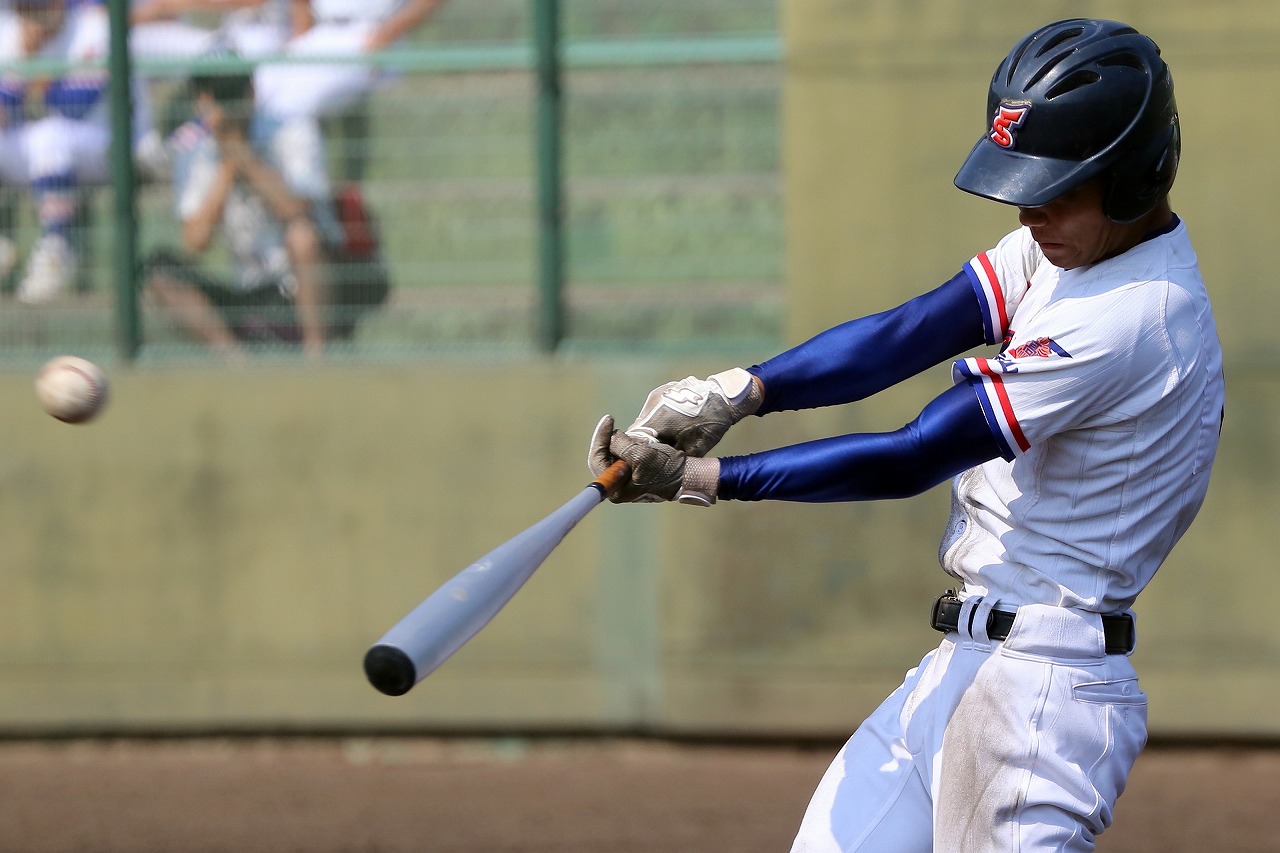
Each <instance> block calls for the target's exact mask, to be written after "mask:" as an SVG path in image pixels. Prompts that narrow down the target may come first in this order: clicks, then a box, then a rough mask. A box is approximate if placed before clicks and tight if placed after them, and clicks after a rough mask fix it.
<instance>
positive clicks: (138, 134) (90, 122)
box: [0, 0, 164, 304]
mask: <svg viewBox="0 0 1280 853" xmlns="http://www.w3.org/2000/svg"><path fill="white" fill-rule="evenodd" d="M109 41H110V28H109V26H108V19H107V10H106V6H105V5H104V3H103V0H14V2H13V3H12V5H11V6H6V7H4V8H0V62H4V63H5V64H6V65H7V66H9V64H10V63H17V62H22V61H31V60H49V61H52V62H53V63H54V64H55V65H56V64H57V63H72V64H74V65H75V67H74V68H73V69H72V70H70V71H67V72H65V73H63V72H62V71H61V70H57V71H56V72H55V73H53V74H51V75H48V76H45V75H40V76H39V77H37V76H35V75H28V76H23V75H22V74H19V73H17V71H16V70H14V68H13V67H12V66H9V67H7V68H6V69H5V70H4V71H3V72H2V73H0V184H4V185H8V186H10V187H22V188H26V189H29V190H30V191H31V192H32V194H33V195H34V198H35V203H36V215H37V219H38V221H39V224H40V237H39V239H38V240H37V241H36V244H35V246H34V247H33V248H32V250H31V253H30V255H29V257H28V259H27V266H26V271H25V274H24V275H23V277H22V279H21V281H20V282H19V283H18V286H17V296H18V299H19V300H21V301H23V302H26V303H30V304H36V303H41V302H46V301H48V300H50V299H52V298H54V297H56V296H57V295H58V294H60V293H62V292H63V291H64V290H65V289H66V287H67V285H68V284H69V283H70V282H71V280H72V278H73V277H74V275H75V271H76V265H77V262H78V258H77V252H76V251H75V248H74V247H73V242H72V238H73V236H74V235H72V234H71V233H70V232H71V231H72V230H73V227H74V224H75V222H76V218H77V215H78V213H79V211H80V208H81V207H82V205H83V204H84V193H83V188H84V187H86V186H93V185H102V184H106V183H107V181H108V179H109V177H110V168H109V163H108V152H109V149H110V144H111V119H110V104H109V103H108V96H107V85H108V72H107V68H106V64H105V63H106V59H107V53H108V48H109ZM131 85H132V87H133V100H134V124H133V128H134V135H133V143H134V144H133V153H134V156H135V158H136V160H137V162H138V166H139V167H140V168H141V169H142V170H143V171H144V172H150V171H154V170H155V169H156V168H157V167H158V164H160V163H162V162H163V160H164V157H163V144H162V142H161V139H160V136H159V134H158V133H155V132H154V131H151V115H150V106H149V100H148V98H147V96H146V93H145V91H144V90H143V88H142V86H140V85H139V84H138V82H137V81H136V80H135V81H133V83H132V84H131ZM9 218H10V219H11V218H12V217H9ZM9 224H10V225H11V224H12V223H11V222H10V223H9ZM16 261H17V249H16V247H15V246H14V244H13V241H12V234H0V262H7V265H8V266H9V267H12V266H13V264H15V263H16ZM8 271H9V270H7V269H3V270H0V272H3V273H4V276H0V278H3V277H5V276H7V274H8Z"/></svg>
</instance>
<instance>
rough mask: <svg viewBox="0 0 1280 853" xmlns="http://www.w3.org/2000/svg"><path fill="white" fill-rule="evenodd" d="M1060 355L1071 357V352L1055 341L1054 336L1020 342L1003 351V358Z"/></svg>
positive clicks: (1061, 356)
mask: <svg viewBox="0 0 1280 853" xmlns="http://www.w3.org/2000/svg"><path fill="white" fill-rule="evenodd" d="M1053 355H1056V356H1059V357H1060V358H1071V353H1069V352H1067V351H1066V350H1064V349H1063V348H1062V347H1060V346H1058V344H1057V343H1055V342H1054V340H1053V338H1036V339H1035V340H1034V341H1027V342H1026V343H1025V344H1018V345H1017V346H1016V347H1011V348H1010V349H1007V350H1005V351H1004V352H1003V353H1001V356H1002V357H1003V358H1008V359H1013V358H1049V357H1050V356H1053Z"/></svg>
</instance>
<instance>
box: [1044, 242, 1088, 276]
mask: <svg viewBox="0 0 1280 853" xmlns="http://www.w3.org/2000/svg"><path fill="white" fill-rule="evenodd" d="M1036 245H1038V246H1039V247H1040V253H1041V254H1043V255H1044V256H1045V259H1046V260H1047V261H1049V263H1051V264H1053V265H1054V266H1055V267H1061V268H1062V269H1071V268H1072V267H1073V266H1079V264H1077V263H1075V260H1076V253H1075V252H1074V251H1072V249H1071V247H1070V246H1068V245H1067V244H1066V243H1047V242H1045V243H1041V242H1039V241H1037V243H1036Z"/></svg>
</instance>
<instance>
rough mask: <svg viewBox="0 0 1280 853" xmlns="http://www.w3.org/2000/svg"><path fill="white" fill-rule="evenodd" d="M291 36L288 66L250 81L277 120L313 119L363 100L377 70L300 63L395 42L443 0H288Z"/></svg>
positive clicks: (369, 51) (263, 70) (267, 68)
mask: <svg viewBox="0 0 1280 853" xmlns="http://www.w3.org/2000/svg"><path fill="white" fill-rule="evenodd" d="M290 3H291V4H292V6H291V9H292V12H291V16H290V17H291V20H292V22H293V34H292V36H291V38H290V39H289V41H288V42H287V43H286V44H285V46H284V56H285V57H286V58H287V59H289V60H290V62H284V63H269V64H264V65H263V66H261V67H260V68H259V69H258V71H257V76H256V78H255V80H254V83H255V88H256V90H257V92H258V104H259V107H260V109H262V111H263V112H264V113H266V114H267V115H269V116H272V117H274V118H277V119H281V120H289V119H296V118H310V119H318V118H320V117H322V116H325V115H330V114H333V113H337V112H341V111H342V110H345V109H347V108H349V107H351V106H352V105H353V104H355V103H357V102H358V101H360V100H362V99H363V98H365V97H367V96H368V95H369V93H370V92H371V91H372V90H373V88H374V86H375V85H377V83H378V80H379V77H380V72H379V70H378V69H377V68H376V67H375V66H374V65H371V64H368V63H363V62H358V61H352V62H349V63H346V62H327V63H311V64H300V63H298V60H302V59H306V58H307V57H324V58H341V57H350V58H352V59H353V60H356V59H358V58H359V57H361V56H372V55H373V54H376V53H380V52H381V51H383V50H385V49H386V48H388V47H391V46H392V45H394V44H397V43H398V42H399V41H400V40H401V39H402V38H403V37H404V36H405V35H406V34H407V33H409V32H410V31H411V30H414V29H416V28H417V27H418V26H420V25H421V24H423V23H424V22H425V21H426V20H427V19H428V18H430V17H431V15H432V14H433V13H434V12H435V11H436V10H437V9H439V8H440V6H442V5H443V4H444V0H290Z"/></svg>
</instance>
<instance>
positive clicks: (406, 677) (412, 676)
mask: <svg viewBox="0 0 1280 853" xmlns="http://www.w3.org/2000/svg"><path fill="white" fill-rule="evenodd" d="M364 674H365V675H366V676H368V678H369V683H370V684H372V685H373V686H374V687H376V688H378V690H380V691H381V692H383V693H385V694H387V695H388V696H403V695H404V694H406V693H408V692H409V689H410V688H412V687H413V685H415V684H417V683H418V670H417V668H416V667H415V666H414V665H413V661H412V660H410V659H409V656H408V655H407V654H405V653H404V652H403V651H402V650H400V649H398V648H396V647H395V646H386V645H381V644H379V645H376V646H372V647H371V648H370V649H369V651H367V652H365V655H364Z"/></svg>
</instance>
